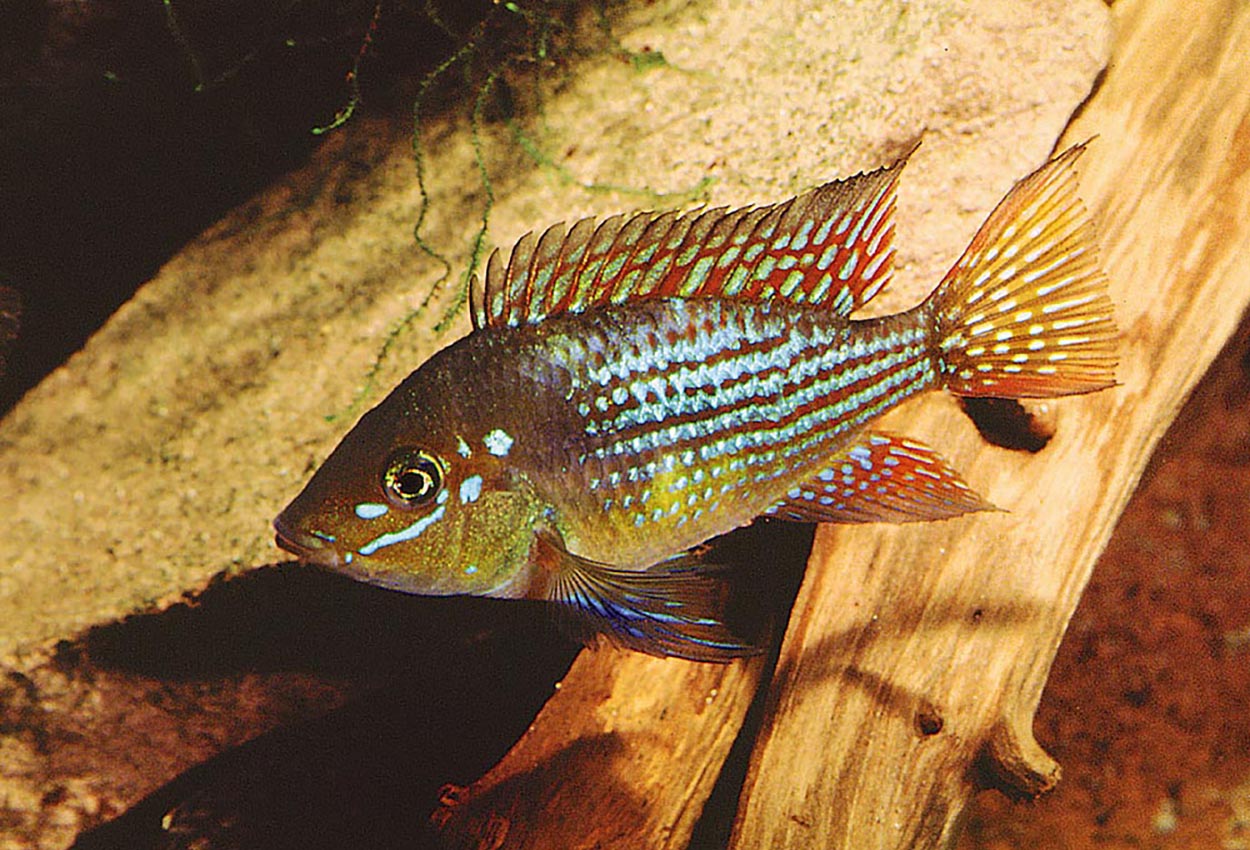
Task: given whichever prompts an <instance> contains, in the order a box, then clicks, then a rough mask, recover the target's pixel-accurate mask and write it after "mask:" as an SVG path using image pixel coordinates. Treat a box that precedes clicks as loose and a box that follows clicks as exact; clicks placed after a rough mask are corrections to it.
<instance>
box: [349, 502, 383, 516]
mask: <svg viewBox="0 0 1250 850" xmlns="http://www.w3.org/2000/svg"><path fill="white" fill-rule="evenodd" d="M389 510H390V508H388V507H387V506H386V505H383V504H381V503H379V502H361V503H360V504H358V505H356V516H358V517H360V518H361V519H377V518H378V517H380V516H386V514H387V512H388V511H389Z"/></svg>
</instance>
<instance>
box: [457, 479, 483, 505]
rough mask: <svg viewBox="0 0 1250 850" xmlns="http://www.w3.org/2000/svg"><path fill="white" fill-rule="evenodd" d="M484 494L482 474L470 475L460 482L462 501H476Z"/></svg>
mask: <svg viewBox="0 0 1250 850" xmlns="http://www.w3.org/2000/svg"><path fill="white" fill-rule="evenodd" d="M481 495H482V476H480V475H470V476H469V477H468V478H466V479H464V481H462V482H460V503H461V504H467V503H469V502H476V501H477V500H478V497H480V496H481Z"/></svg>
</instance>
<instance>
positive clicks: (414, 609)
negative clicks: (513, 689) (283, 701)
mask: <svg viewBox="0 0 1250 850" xmlns="http://www.w3.org/2000/svg"><path fill="white" fill-rule="evenodd" d="M504 633H512V634H514V635H520V634H521V633H524V634H525V636H526V641H527V642H529V643H530V644H531V645H541V646H557V645H560V644H565V643H566V642H565V641H563V640H562V639H561V638H560V636H559V635H557V634H556V633H555V632H554V630H553V629H551V628H550V627H549V626H548V623H547V618H546V617H545V616H544V614H543V612H542V610H541V608H540V607H539V606H537V605H531V604H526V603H519V604H518V603H512V602H507V601H502V600H493V599H475V598H470V597H452V598H430V597H419V596H408V595H406V594H402V593H395V592H391V591H386V590H381V589H379V588H375V587H371V586H369V585H365V584H361V583H359V582H355V581H352V580H351V579H348V578H344V577H342V576H338V575H334V574H332V573H328V572H323V571H321V570H317V569H313V568H309V567H305V566H302V565H300V564H297V563H294V562H288V563H283V564H278V565H275V566H270V567H265V568H262V569H258V570H254V571H252V572H249V573H246V574H243V575H240V576H237V577H233V578H222V579H219V580H217V581H214V582H213V583H212V584H210V585H209V587H208V588H207V589H206V590H204V591H203V592H201V593H199V594H196V595H194V596H193V597H189V598H188V599H187V600H186V601H185V602H183V603H180V604H177V605H174V606H171V607H170V608H168V609H166V610H163V611H160V612H153V613H148V614H138V615H134V616H131V617H127V618H126V619H125V620H122V621H120V622H117V623H110V624H108V625H104V626H97V627H95V628H93V629H91V630H90V631H88V632H87V633H86V635H85V636H84V637H83V639H82V640H81V641H80V642H78V643H68V642H66V643H63V644H62V645H61V647H60V652H59V655H58V657H59V659H61V660H62V661H63V663H65V664H73V663H75V660H76V658H77V656H78V655H85V656H86V659H87V660H89V661H90V663H91V664H93V665H95V666H98V667H103V668H108V669H115V670H120V671H124V672H128V673H135V674H139V675H142V676H148V677H151V678H157V679H163V680H174V681H179V680H199V679H213V678H218V677H222V676H231V675H235V674H238V673H241V672H276V671H284V670H297V671H303V672H309V673H313V674H318V675H322V676H328V677H346V678H350V679H353V680H357V681H362V682H363V681H374V680H385V679H387V678H390V677H392V676H394V675H396V674H398V673H401V672H404V673H408V672H411V671H413V670H423V669H429V668H431V667H435V668H437V667H441V666H445V665H446V664H447V663H448V662H449V661H452V660H453V659H455V658H456V657H458V656H460V655H462V654H463V653H464V652H465V651H466V647H469V646H472V645H473V644H475V643H482V642H490V641H492V640H498V639H499V636H500V635H501V634H504Z"/></svg>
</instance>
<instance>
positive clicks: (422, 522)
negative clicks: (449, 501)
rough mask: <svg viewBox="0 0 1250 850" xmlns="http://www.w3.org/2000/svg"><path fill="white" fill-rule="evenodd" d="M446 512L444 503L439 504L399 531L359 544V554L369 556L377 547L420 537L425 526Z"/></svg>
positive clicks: (431, 523) (437, 519) (380, 547)
mask: <svg viewBox="0 0 1250 850" xmlns="http://www.w3.org/2000/svg"><path fill="white" fill-rule="evenodd" d="M446 512H447V506H446V505H440V506H439V507H438V508H437V509H435V510H434V511H433V512H431V513H429V514H426V515H425V516H423V517H421V519H419V520H417V521H416V522H414V523H413V524H412V525H409V526H408V527H407V528H401V529H400V530H399V531H393V532H391V533H390V534H382V535H379V536H378V537H375V538H374V539H373V540H371V541H369V542H368V543H366V544H365V545H364V546H361V547H360V549H359V550H358V551H359V552H360V554H362V555H365V556H369V555H372V554H373V553H374V552H376V551H378V550H379V549H384V548H386V547H387V546H393V545H395V544H396V543H403V542H404V541H406V540H413V539H415V538H417V537H420V536H421V535H422V534H423V533H424V532H425V530H426V529H427V528H429V527H430V526H431V525H433V524H434V523H436V522H438V521H439V520H440V519H442V518H443V514H445V513H446Z"/></svg>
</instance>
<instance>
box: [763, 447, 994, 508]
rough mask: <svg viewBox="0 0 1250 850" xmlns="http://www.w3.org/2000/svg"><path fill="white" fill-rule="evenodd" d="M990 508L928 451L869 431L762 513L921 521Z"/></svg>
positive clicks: (934, 454) (939, 458) (928, 449)
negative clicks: (818, 471)
mask: <svg viewBox="0 0 1250 850" xmlns="http://www.w3.org/2000/svg"><path fill="white" fill-rule="evenodd" d="M987 510H994V506H993V505H991V504H990V503H989V502H987V501H985V500H984V499H982V498H981V497H980V496H979V495H977V493H976V492H975V491H974V490H973V489H972V488H971V487H969V486H968V485H967V484H966V483H965V482H964V480H963V478H961V477H960V475H959V473H958V472H956V471H955V470H954V469H952V468H951V466H950V465H949V464H948V463H947V462H946V461H945V460H944V459H943V458H942V456H941V455H939V454H938V453H937V452H935V451H934V450H933V449H931V448H930V447H928V446H926V445H925V444H923V443H920V442H918V441H916V440H912V439H908V438H907V437H900V436H897V435H895V434H888V433H884V432H880V431H869V432H867V433H865V434H861V435H860V436H859V437H858V438H856V440H855V441H854V442H853V443H851V444H850V445H848V446H847V447H846V448H844V449H843V450H842V451H840V452H838V453H837V454H836V455H835V456H834V457H833V458H831V459H830V461H829V464H828V466H827V467H826V468H825V469H824V470H822V471H821V472H820V473H819V474H818V475H816V476H815V477H813V478H812V479H811V480H809V481H804V482H803V483H802V484H800V485H799V486H798V487H795V488H794V489H793V490H791V491H790V492H789V493H788V494H787V495H786V498H785V500H783V501H782V502H779V503H778V504H776V505H774V506H773V507H771V508H769V509H768V510H767V511H766V512H765V513H766V515H767V516H773V517H776V518H778V519H787V520H795V521H798V522H921V521H928V520H937V519H950V518H951V517H957V516H961V515H963V514H966V513H970V512H972V511H987Z"/></svg>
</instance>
